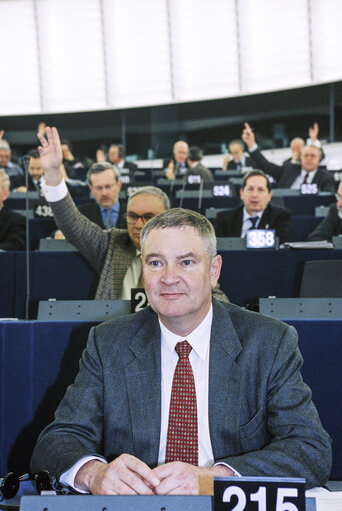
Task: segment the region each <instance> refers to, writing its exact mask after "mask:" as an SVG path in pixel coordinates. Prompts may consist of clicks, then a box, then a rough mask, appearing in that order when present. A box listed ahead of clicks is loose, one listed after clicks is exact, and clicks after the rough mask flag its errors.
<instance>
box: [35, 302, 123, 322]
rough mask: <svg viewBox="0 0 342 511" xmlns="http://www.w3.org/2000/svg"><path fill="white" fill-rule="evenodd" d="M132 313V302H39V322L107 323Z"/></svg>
mask: <svg viewBox="0 0 342 511" xmlns="http://www.w3.org/2000/svg"><path fill="white" fill-rule="evenodd" d="M130 313H131V302H130V300H48V301H41V302H39V308H38V321H107V320H109V319H113V318H117V317H119V316H125V315H127V314H130Z"/></svg>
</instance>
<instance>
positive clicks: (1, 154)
mask: <svg viewBox="0 0 342 511" xmlns="http://www.w3.org/2000/svg"><path fill="white" fill-rule="evenodd" d="M10 159H11V152H10V151H7V150H6V149H0V167H7V165H8V162H9V161H10Z"/></svg>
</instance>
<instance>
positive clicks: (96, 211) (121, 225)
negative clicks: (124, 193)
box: [78, 201, 127, 229]
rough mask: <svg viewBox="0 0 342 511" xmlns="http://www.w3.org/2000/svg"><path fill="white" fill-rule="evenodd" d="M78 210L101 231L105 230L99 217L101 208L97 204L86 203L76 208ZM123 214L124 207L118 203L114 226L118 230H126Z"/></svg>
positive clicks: (100, 216) (93, 202)
mask: <svg viewBox="0 0 342 511" xmlns="http://www.w3.org/2000/svg"><path fill="white" fill-rule="evenodd" d="M78 209H79V210H80V212H81V213H82V215H84V216H86V217H87V218H89V220H91V221H92V222H94V223H95V224H96V225H99V226H100V227H101V228H102V229H105V225H104V223H103V219H102V215H101V208H100V206H99V205H98V204H97V202H95V201H92V202H87V203H86V204H81V205H80V206H78ZM125 213H126V207H125V205H124V204H121V203H120V212H119V217H118V221H117V223H116V226H115V227H117V228H118V229H125V228H126V225H127V224H126V219H125Z"/></svg>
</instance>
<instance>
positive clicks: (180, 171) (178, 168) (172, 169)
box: [163, 140, 189, 180]
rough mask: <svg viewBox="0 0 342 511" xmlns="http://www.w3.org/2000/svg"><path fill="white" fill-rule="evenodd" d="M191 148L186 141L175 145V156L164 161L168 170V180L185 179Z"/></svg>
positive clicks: (166, 172)
mask: <svg viewBox="0 0 342 511" xmlns="http://www.w3.org/2000/svg"><path fill="white" fill-rule="evenodd" d="M188 154H189V146H188V144H187V143H186V142H184V140H178V141H177V142H175V144H174V145H173V154H172V156H170V157H169V158H165V159H164V161H163V168H164V169H166V171H165V176H166V177H167V179H171V180H173V179H175V178H179V177H183V176H184V174H185V173H186V171H187V169H188V167H189V165H188Z"/></svg>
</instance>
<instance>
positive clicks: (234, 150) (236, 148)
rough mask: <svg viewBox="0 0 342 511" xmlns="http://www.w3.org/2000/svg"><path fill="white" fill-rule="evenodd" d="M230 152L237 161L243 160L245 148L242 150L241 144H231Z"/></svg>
mask: <svg viewBox="0 0 342 511" xmlns="http://www.w3.org/2000/svg"><path fill="white" fill-rule="evenodd" d="M229 152H230V154H231V155H232V157H233V159H234V160H235V161H240V160H242V157H243V150H242V147H241V146H240V144H230V146H229Z"/></svg>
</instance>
